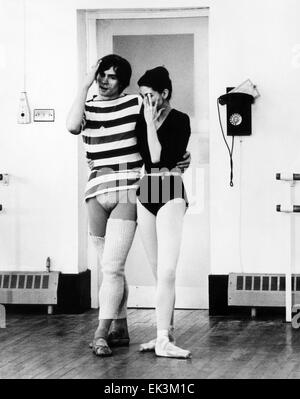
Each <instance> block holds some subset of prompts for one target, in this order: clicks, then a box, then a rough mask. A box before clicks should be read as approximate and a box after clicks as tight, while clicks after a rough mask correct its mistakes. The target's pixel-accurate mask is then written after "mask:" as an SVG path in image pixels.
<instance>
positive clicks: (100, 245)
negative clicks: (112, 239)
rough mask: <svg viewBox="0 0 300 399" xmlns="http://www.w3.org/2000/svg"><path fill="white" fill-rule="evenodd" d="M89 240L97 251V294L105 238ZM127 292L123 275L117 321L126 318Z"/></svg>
mask: <svg viewBox="0 0 300 399" xmlns="http://www.w3.org/2000/svg"><path fill="white" fill-rule="evenodd" d="M91 239H92V241H93V243H94V245H95V248H96V251H97V256H98V264H97V271H96V274H97V287H98V292H99V291H100V286H101V273H102V256H103V251H104V245H105V238H104V237H97V236H92V235H91ZM128 292H129V290H128V284H127V280H126V277H125V275H124V295H123V299H122V303H121V306H120V309H119V314H118V316H117V317H116V318H117V319H123V318H125V317H126V312H127V299H128Z"/></svg>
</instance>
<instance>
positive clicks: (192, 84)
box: [88, 12, 210, 309]
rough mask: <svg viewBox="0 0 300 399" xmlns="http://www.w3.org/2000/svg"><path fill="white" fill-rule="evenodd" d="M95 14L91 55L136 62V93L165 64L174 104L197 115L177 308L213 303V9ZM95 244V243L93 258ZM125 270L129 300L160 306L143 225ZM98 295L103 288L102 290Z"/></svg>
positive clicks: (193, 121) (193, 118) (134, 304)
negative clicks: (187, 13) (193, 13)
mask: <svg viewBox="0 0 300 399" xmlns="http://www.w3.org/2000/svg"><path fill="white" fill-rule="evenodd" d="M121 16H122V14H120V15H119V16H118V18H110V19H103V18H99V19H98V18H95V20H94V21H93V23H91V20H90V22H89V23H90V25H89V34H88V37H89V40H88V62H89V63H90V65H92V64H93V62H94V61H95V59H97V58H100V57H101V56H103V55H106V54H109V53H116V54H119V55H121V56H123V57H124V58H126V59H127V60H129V62H130V64H131V65H132V69H133V74H132V78H131V84H130V87H128V88H127V89H126V92H127V93H137V92H138V87H137V84H136V82H137V80H138V78H139V77H140V76H141V75H142V74H143V73H144V72H145V71H146V69H150V68H153V67H156V66H158V65H164V66H165V67H166V68H167V69H168V70H169V72H170V77H171V79H172V83H173V95H172V100H171V105H172V107H174V108H177V109H179V110H181V111H183V112H185V113H187V114H188V115H189V116H190V120H191V129H192V134H191V138H190V142H189V145H188V150H189V151H190V152H191V154H192V163H191V166H190V168H189V169H188V170H187V171H186V172H185V174H184V182H185V185H186V190H187V195H188V198H189V202H190V207H189V209H188V211H187V213H186V215H185V222H184V230H183V239H182V246H181V252H180V258H179V264H178V269H177V279H176V307H177V308H202V309H206V308H208V273H209V270H210V259H209V198H208V194H209V187H208V172H209V153H208V152H209V147H208V17H207V16H199V17H180V13H177V16H176V17H174V15H173V16H172V18H168V17H165V18H154V17H153V16H152V17H151V13H150V12H147V13H145V15H144V18H136V17H135V18H130V19H129V18H128V19H127V18H126V19H125V18H124V19H122V18H121ZM92 251H93V249H92V248H90V249H89V253H90V260H91V259H93V256H92V254H91V253H92ZM126 274H127V277H128V282H129V286H130V295H129V302H128V306H129V307H154V306H155V302H154V299H155V289H154V279H153V277H152V275H151V270H150V266H149V265H148V264H147V259H146V256H145V253H144V249H143V247H142V243H141V239H140V235H139V230H138V228H137V232H136V235H135V239H134V242H133V245H132V248H131V250H130V252H129V255H128V259H127V264H126ZM92 295H95V300H96V295H97V293H96V292H95V293H94V294H93V293H92Z"/></svg>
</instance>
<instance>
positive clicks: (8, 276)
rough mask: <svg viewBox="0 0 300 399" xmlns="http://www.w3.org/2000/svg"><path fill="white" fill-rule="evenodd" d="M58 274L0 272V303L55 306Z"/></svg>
mask: <svg viewBox="0 0 300 399" xmlns="http://www.w3.org/2000/svg"><path fill="white" fill-rule="evenodd" d="M58 277H59V272H50V273H48V272H3V271H1V272H0V303H2V304H28V305H56V304H57V287H58Z"/></svg>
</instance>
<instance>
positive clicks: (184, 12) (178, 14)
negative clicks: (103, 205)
mask: <svg viewBox="0 0 300 399" xmlns="http://www.w3.org/2000/svg"><path fill="white" fill-rule="evenodd" d="M208 16H209V7H197V8H176V9H172V8H166V9H160V8H156V9H154V8H151V9H146V8H143V9H131V10H128V9H116V10H114V9H105V10H87V11H86V13H85V21H86V38H87V57H86V61H87V64H86V71H88V70H89V68H90V67H91V65H93V64H94V63H95V62H96V60H97V59H98V54H97V20H99V19H100V20H111V19H154V18H195V17H208ZM100 40H101V39H100ZM104 46H105V43H103V44H102V45H101V48H104ZM87 254H88V256H87V258H88V259H87V266H88V268H89V269H91V306H92V308H98V307H99V302H98V290H99V287H98V283H97V281H98V279H97V274H96V270H95V265H96V264H97V262H98V260H97V253H96V250H95V248H94V245H93V243H92V242H91V239H90V238H89V239H88V244H87ZM189 294H190V292H189Z"/></svg>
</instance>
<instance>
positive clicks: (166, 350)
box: [155, 337, 192, 359]
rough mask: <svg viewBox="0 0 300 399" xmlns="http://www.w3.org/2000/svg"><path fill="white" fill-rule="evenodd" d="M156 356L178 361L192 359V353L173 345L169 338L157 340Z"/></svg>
mask: <svg viewBox="0 0 300 399" xmlns="http://www.w3.org/2000/svg"><path fill="white" fill-rule="evenodd" d="M155 354H156V356H158V357H170V358H176V359H191V357H192V355H191V352H190V351H188V350H185V349H181V348H179V347H178V346H176V345H174V344H172V343H171V342H170V341H169V339H168V337H163V338H159V339H157V340H156V345H155Z"/></svg>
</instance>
